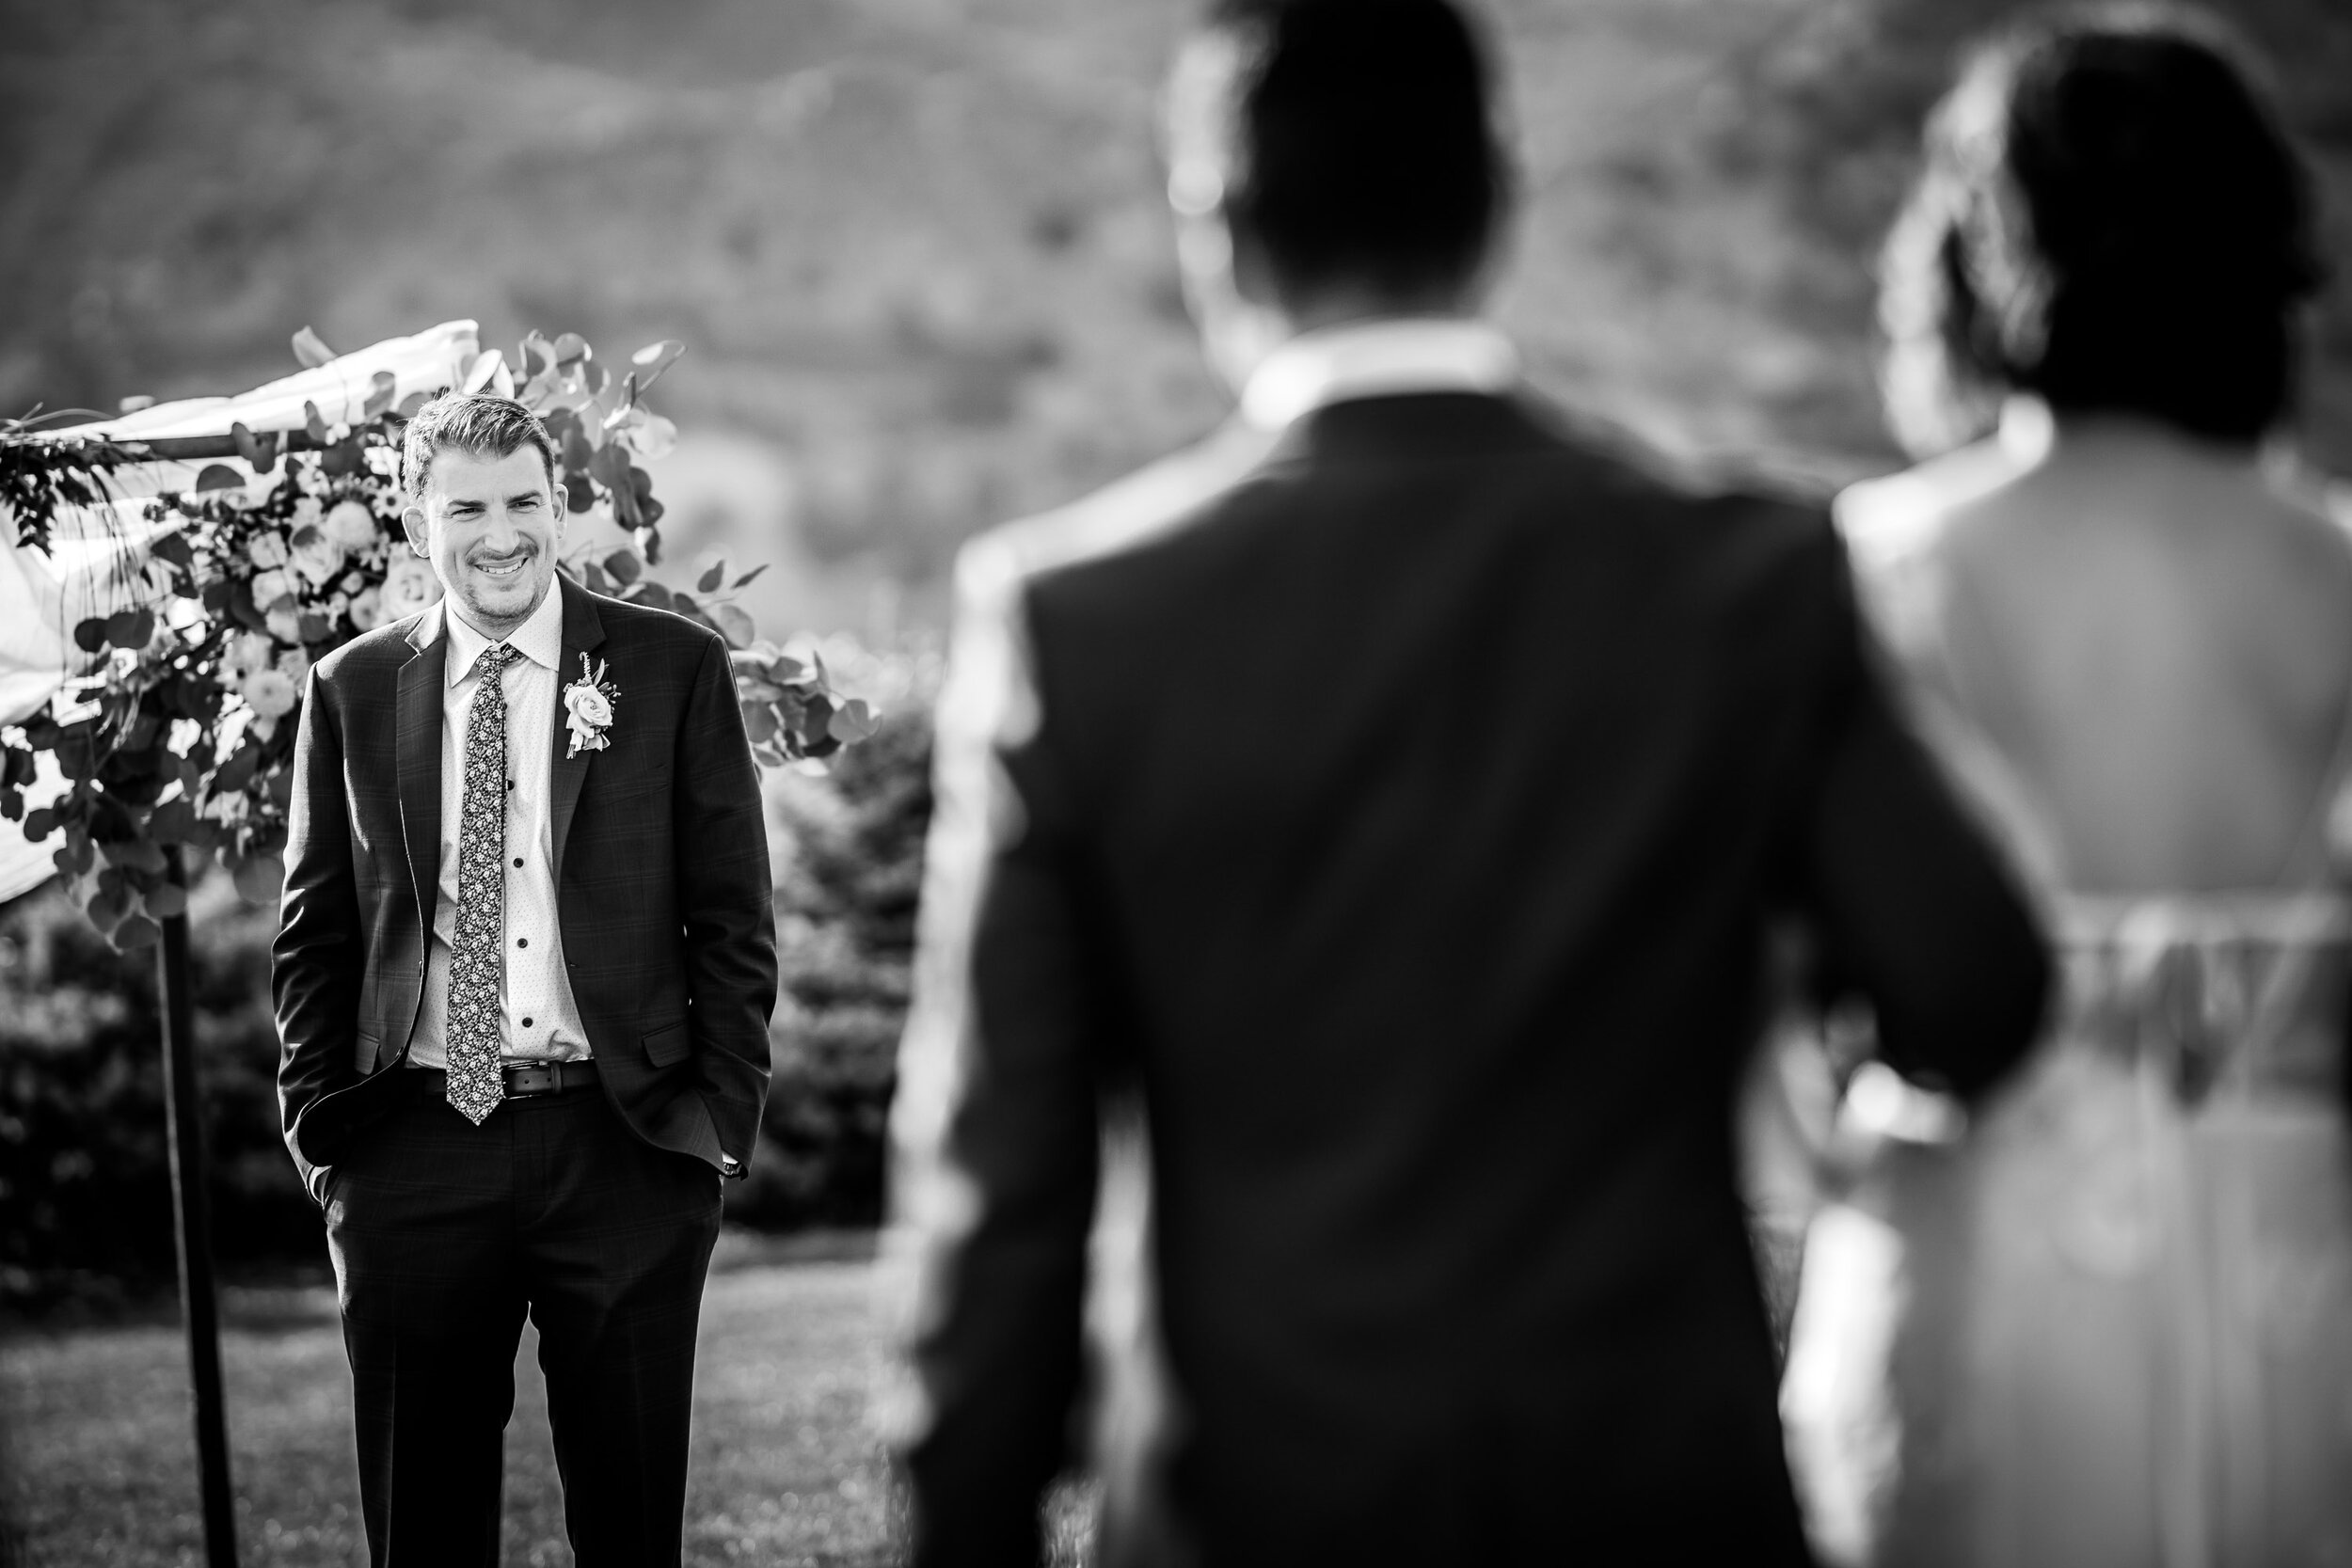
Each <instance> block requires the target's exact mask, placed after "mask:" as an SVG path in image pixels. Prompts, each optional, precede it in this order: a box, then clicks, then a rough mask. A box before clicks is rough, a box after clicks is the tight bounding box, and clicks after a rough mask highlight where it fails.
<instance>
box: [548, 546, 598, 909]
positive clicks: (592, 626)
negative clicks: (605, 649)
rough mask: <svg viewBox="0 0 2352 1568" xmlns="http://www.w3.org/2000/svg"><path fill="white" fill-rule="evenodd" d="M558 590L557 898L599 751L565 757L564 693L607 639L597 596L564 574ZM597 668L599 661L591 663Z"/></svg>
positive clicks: (552, 797)
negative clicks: (567, 844)
mask: <svg viewBox="0 0 2352 1568" xmlns="http://www.w3.org/2000/svg"><path fill="white" fill-rule="evenodd" d="M555 588H556V592H557V593H558V594H562V595H563V598H564V657H563V659H562V660H561V661H560V662H559V663H558V664H557V665H556V670H555V725H554V752H553V753H552V755H551V756H550V757H549V759H548V789H549V795H548V801H549V807H550V816H551V819H552V822H553V827H554V837H555V844H554V865H553V870H554V873H555V885H556V887H557V889H558V890H559V892H558V896H559V897H560V896H561V889H562V888H563V886H564V840H565V839H566V838H567V837H569V836H570V834H571V831H572V809H573V808H574V807H575V806H577V805H579V804H580V785H581V784H584V783H586V782H587V778H588V759H589V758H590V757H592V756H595V755H596V753H595V752H580V754H579V755H578V756H567V755H565V754H564V753H565V752H568V751H569V750H570V749H571V730H570V729H569V728H568V727H567V726H566V724H565V722H564V688H565V687H567V686H569V685H571V684H572V683H573V682H574V681H576V680H578V679H580V656H581V655H582V654H586V653H589V652H590V651H591V650H593V649H595V648H596V647H597V646H599V645H601V644H602V643H603V641H604V623H603V622H602V621H601V620H599V619H597V616H596V595H595V594H591V593H589V592H588V591H587V590H586V589H584V588H581V587H579V586H577V585H576V584H574V583H572V582H569V581H567V580H566V579H565V578H564V577H563V576H562V575H561V574H560V573H559V574H558V575H557V577H556V579H555ZM589 666H590V668H591V669H592V670H593V669H594V668H595V660H594V659H593V658H592V659H591V660H590V661H589Z"/></svg>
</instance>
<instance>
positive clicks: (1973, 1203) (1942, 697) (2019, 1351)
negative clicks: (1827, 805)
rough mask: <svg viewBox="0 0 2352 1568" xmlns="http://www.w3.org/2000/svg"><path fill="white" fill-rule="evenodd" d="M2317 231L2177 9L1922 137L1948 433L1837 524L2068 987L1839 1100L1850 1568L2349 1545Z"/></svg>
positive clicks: (2349, 922) (1903, 285)
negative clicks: (1994, 1054)
mask: <svg viewBox="0 0 2352 1568" xmlns="http://www.w3.org/2000/svg"><path fill="white" fill-rule="evenodd" d="M2312 221H2313V220H2312V211H2311V197H2310V186H2309V182H2308V178H2307V175H2306V173H2305V171H2304V169H2303V167H2302V166H2301V165H2300V163H2299V162H2298V160H2297V157H2296V152H2295V150H2294V149H2293V148H2292V147H2291V145H2290V144H2289V142H2288V140H2287V138H2286V136H2285V135H2284V134H2283V133H2282V131H2281V130H2280V125H2279V122H2278V119H2277V118H2276V117H2275V115H2274V113H2273V112H2272V110H2271V109H2270V108H2269V107H2268V106H2267V104H2266V103H2265V101H2264V99H2263V98H2262V96H2261V95H2260V93H2259V91H2258V90H2257V89H2256V87H2254V86H2252V79H2251V76H2250V74H2249V69H2248V67H2247V65H2246V64H2245V63H2244V58H2243V55H2242V54H2241V53H2240V51H2239V50H2238V49H2237V48H2236V47H2235V46H2234V45H2233V42H2232V41H2231V40H2229V39H2227V38H2226V37H2224V36H2222V35H2221V34H2219V33H2218V32H2217V30H2216V29H2215V28H2214V27H2213V26H2212V25H2210V24H2207V23H2206V22H2204V21H2202V20H2201V18H2199V17H2198V16H2196V15H2194V14H2191V13H2185V12H2182V11H2178V10H2165V11H2152V10H2134V11H2116V10H2112V9H2110V10H2106V11H2094V12H2083V13H2075V14H2074V15H2073V16H2072V17H2061V18H2060V19H2058V20H2057V21H2044V22H2041V23H2038V24H2029V25H2027V26H2026V27H2024V28H2022V29H2020V30H2017V31H2014V32H2010V33H2008V34H2005V35H2003V36H2001V37H2000V38H1998V39H1996V40H1994V41H1993V42H1992V43H1991V44H1989V45H1988V46H1986V47H1985V48H1983V49H1982V50H1981V51H1980V52H1979V53H1978V54H1977V55H1976V56H1975V57H1974V59H1973V60H1972V62H1971V63H1970V64H1969V65H1968V66H1967V67H1966V68H1965V70H1964V71H1963V75H1962V77H1961V79H1960V81H1959V84H1958V85H1957V86H1956V87H1954V88H1953V89H1952V91H1951V93H1950V95H1949V96H1948V97H1947V99H1946V100H1945V101H1944V103H1942V105H1941V106H1940V107H1939V108H1938V109H1937V110H1936V112H1935V115H1934V117H1933V119H1932V120H1931V125H1930V128H1929V132H1928V149H1927V167H1926V171H1925V173H1924V175H1923V176H1922V178H1921V180H1920V182H1919V183H1918V186H1917V188H1916V190H1915V192H1914V194H1913V196H1912V198H1911V200H1910V203H1909V206H1908V209H1907V210H1906V212H1905V213H1904V214H1903V216H1902V217H1901V219H1900V221H1899V225H1898V227H1897V230H1896V231H1895V233H1894V236H1893V238H1892V240H1891V241H1890V243H1889V245H1888V248H1887V253H1886V257H1885V262H1884V276H1883V299H1882V309H1883V319H1884V325H1885V326H1886V329H1887V332H1888V335H1889V338H1890V340H1891V342H1890V348H1889V354H1888V358H1887V363H1886V368H1885V384H1886V392H1887V398H1888V403H1889V405H1890V408H1891V411H1892V415H1893V419H1894V422H1895V424H1896V426H1897V428H1898V432H1899V435H1900V436H1902V438H1903V439H1904V440H1905V442H1906V444H1907V445H1909V446H1910V447H1911V448H1912V449H1913V450H1914V451H1915V452H1917V453H1919V454H1922V455H1923V456H1924V455H1925V454H1929V453H1942V454H1943V455H1938V456H1931V457H1927V459H1926V461H1923V462H1922V463H1921V464H1920V466H1919V467H1915V468H1913V469H1911V470H1910V471H1908V472H1906V473H1903V474H1899V475H1897V476H1895V477H1894V478H1891V479H1887V480H1883V481H1879V482H1876V483H1869V484H1865V485H1861V486H1858V487H1856V488H1855V489H1853V490H1852V491H1851V492H1849V493H1848V494H1847V495H1846V496H1845V497H1844V498H1843V499H1842V500H1841V502H1840V514H1841V521H1842V523H1843V524H1844V526H1845V527H1846V529H1847V531H1848V534H1849V537H1850V538H1851V541H1852V545H1853V549H1854V555H1855V559H1856V562H1857V566H1858V569H1859V570H1860V572H1861V574H1862V577H1863V579H1864V582H1865V588H1866V592H1867V594H1868V595H1869V596H1870V598H1871V599H1872V601H1873V608H1874V610H1875V611H1876V613H1877V615H1878V618H1879V620H1880V622H1881V625H1882V626H1883V631H1884V634H1885V636H1886V639H1887V641H1889V643H1890V644H1891V645H1892V647H1893V649H1894V651H1895V653H1896V655H1897V657H1898V658H1899V660H1900V661H1901V662H1902V663H1903V664H1904V665H1905V666H1906V669H1907V673H1908V674H1909V675H1910V677H1911V684H1912V686H1913V688H1914V690H1915V699H1916V704H1917V710H1918V716H1919V718H1920V721H1921V723H1922V725H1923V727H1924V728H1925V729H1926V731H1927V732H1928V733H1929V734H1930V735H1931V737H1932V738H1933V739H1934V740H1935V742H1936V743H1937V744H1938V747H1939V749H1940V750H1941V752H1942V753H1943V754H1944V756H1945V757H1946V759H1947V761H1948V762H1949V764H1950V765H1951V767H1952V769H1953V771H1954V773H1955V775H1956V776H1958V777H1959V778H1961V779H1962V780H1963V784H1965V785H1966V786H1967V789H1968V793H1969V794H1970V795H1971V796H1972V797H1973V798H1974V799H1975V800H1977V801H1978V802H1979V805H1980V806H1981V807H1982V809H1983V810H1984V812H1985V813H1986V815H1987V816H1990V817H1991V818H1992V819H1993V820H1994V822H1995V824H1996V825H1997V826H1998V827H1999V828H2000V829H2001V830H2002V832H2003V834H2004V836H2005V838H2006V841H2007V843H2008V844H2009V845H2010V848H2011V850H2012V852H2013V853H2014V855H2015V857H2016V859H2017V861H2018V863H2019V864H2020V865H2021V867H2022V868H2023V869H2024V870H2025V871H2026V875H2027V877H2028V879H2030V880H2031V881H2032V883H2033V884H2034V886H2035V887H2036V888H2037V889H2038V890H2039V892H2040V894H2041V895H2042V900H2043V906H2044V912H2045V915H2046V917H2047V919H2048V922H2049V925H2050V928H2051V930H2052V932H2053V933H2054V935H2055V936H2056V938H2057V939H2058V942H2059V945H2060V947H2061V950H2062V952H2063V954H2064V961H2065V964H2066V969H2067V975H2068V983H2067V986H2066V989H2065V991H2064V995H2063V999H2062V1001H2061V1002H2060V1004H2059V1005H2058V1006H2057V1008H2056V1009H2055V1011H2054V1014H2053V1016H2052V1018H2051V1019H2050V1021H2049V1025H2048V1031H2047V1035H2046V1037H2045V1040H2044V1043H2043V1045H2042V1048H2041V1051H2040V1053H2039V1056H2038V1058H2037V1059H2036V1063H2035V1065H2034V1066H2033V1067H2032V1068H2031V1069H2029V1070H2028V1071H2027V1072H2026V1074H2025V1075H2024V1077H2023V1078H2022V1079H2021V1081H2020V1083H2019V1085H2018V1086H2016V1087H2015V1088H2013V1089H2011V1090H2010V1091H2007V1092H2006V1093H2005V1094H2004V1095H2003V1096H2001V1097H2000V1098H1998V1099H1996V1100H1995V1101H1993V1102H1992V1103H1990V1104H1989V1105H1988V1106H1987V1107H1985V1108H1984V1110H1983V1111H1982V1112H1981V1114H1980V1115H1979V1117H1977V1119H1976V1121H1975V1123H1974V1125H1973V1126H1969V1127H1967V1128H1966V1129H1965V1130H1964V1131H1961V1130H1959V1128H1958V1125H1957V1124H1958V1122H1959V1119H1960V1118H1959V1117H1958V1116H1957V1113H1956V1112H1953V1111H1951V1110H1949V1109H1948V1108H1947V1107H1942V1106H1939V1105H1935V1104H1932V1103H1929V1102H1927V1101H1922V1100H1919V1099H1918V1098H1917V1097H1915V1096H1914V1095H1912V1093H1911V1091H1909V1090H1907V1089H1905V1088H1904V1087H1902V1086H1901V1085H1898V1084H1896V1083H1894V1082H1893V1081H1892V1080H1891V1079H1881V1078H1875V1077H1874V1078H1869V1079H1866V1080H1864V1081H1862V1082H1859V1083H1857V1084H1856V1085H1853V1087H1852V1089H1851V1091H1850V1093H1849V1105H1850V1108H1851V1110H1853V1111H1854V1112H1856V1113H1857V1115H1856V1116H1855V1117H1854V1118H1853V1119H1855V1120H1859V1121H1867V1122H1869V1123H1871V1124H1872V1125H1874V1126H1876V1127H1877V1128H1878V1129H1880V1130H1881V1132H1883V1133H1884V1132H1891V1133H1892V1134H1893V1135H1891V1136H1883V1137H1882V1139H1881V1141H1880V1145H1879V1148H1878V1152H1877V1155H1876V1157H1875V1159H1874V1160H1873V1161H1872V1162H1871V1164H1869V1165H1868V1167H1867V1174H1866V1175H1865V1176H1864V1177H1863V1178H1862V1179H1861V1180H1860V1181H1859V1182H1858V1184H1857V1185H1856V1186H1855V1188H1854V1190H1853V1193H1852V1195H1851V1198H1850V1199H1849V1200H1848V1201H1847V1202H1845V1203H1844V1204H1842V1205H1840V1206H1836V1207H1834V1208H1832V1209H1830V1210H1829V1211H1827V1212H1825V1213H1824V1214H1823V1215H1822V1216H1821V1217H1820V1220H1819V1221H1818V1222H1817V1223H1816V1225H1815V1227H1814V1230H1813V1234H1812V1238H1811V1243H1810V1245H1809V1247H1808V1252H1807V1258H1806V1261H1805V1273H1804V1289H1803V1296H1802V1300H1801V1303H1800V1306H1799V1307H1798V1313H1797V1320H1796V1323H1795V1327H1794V1338H1793V1342H1792V1345H1791V1351H1790V1359H1789V1364H1788V1379H1787V1383H1786V1386H1785V1393H1784V1411H1785V1414H1786V1415H1787V1417H1788V1424H1789V1432H1790V1447H1791V1458H1792V1462H1793V1463H1794V1465H1795V1467H1796V1469H1797V1471H1798V1479H1799V1482H1800V1489H1801V1491H1802V1493H1803V1494H1804V1497H1806V1500H1807V1505H1808V1509H1809V1511H1810V1513H1811V1515H1812V1522H1813V1526H1814V1528H1815V1530H1816V1532H1817V1536H1818V1545H1819V1548H1820V1550H1821V1552H1822V1553H1823V1555H1824V1556H1825V1557H1827V1558H1829V1559H1830V1560H1833V1561H1876V1562H1889V1563H1902V1564H1912V1563H1952V1564H1985V1565H1994V1564H1998V1565H2003V1568H2033V1565H2036V1564H2064V1565H2067V1568H2097V1565H2100V1564H2110V1563H2111V1564H2119V1565H2120V1564H2133V1565H2140V1564H2161V1565H2165V1568H2187V1565H2199V1564H2213V1565H2217V1568H2218V1565H2227V1564H2262V1565H2271V1564H2298V1563H2314V1564H2315V1563H2321V1562H2333V1563H2342V1562H2352V1160H2348V1158H2347V1142H2346V1135H2345V1125H2346V1124H2345V1114H2344V1107H2345V1100H2344V1094H2343V1080H2344V1038H2345V1008H2346V992H2347V977H2348V974H2352V900H2348V899H2347V896H2346V892H2345V888H2346V886H2347V883H2346V881H2345V880H2344V873H2345V871H2346V870H2347V867H2348V865H2352V863H2347V860H2346V856H2345V851H2346V849H2347V847H2352V841H2348V840H2347V832H2346V830H2347V829H2352V780H2348V779H2347V767H2348V765H2352V543H2348V542H2347V534H2346V531H2345V530H2344V527H2343V526H2341V525H2340V524H2339V523H2337V522H2333V521H2331V520H2330V519H2329V517H2328V515H2327V513H2326V511H2325V510H2324V508H2323V507H2322V506H2321V505H2319V504H2318V503H2317V502H2316V501H2315V500H2314V499H2311V497H2310V496H2307V495H2303V494H2298V493H2297V486H2296V483H2295V482H2293V481H2292V480H2291V479H2290V478H2288V477H2286V475H2285V472H2284V465H2283V464H2282V463H2281V462H2280V460H2279V458H2280V441H2279V440H2278V439H2277V438H2276V437H2277V433H2278V431H2279V430H2280V426H2281V424H2282V422H2283V421H2284V419H2285V416H2286V414H2287V412H2288V407H2289V403H2290V400H2291V388H2292V387H2293V385H2294V382H2295V379H2296V377H2295V360H2296V338H2297V335H2298V326H2299V316H2300V307H2301V305H2302V302H2303V301H2304V300H2305V298H2306V297H2307V296H2308V295H2309V294H2310V293H2312V291H2313V290H2314V288H2315V286H2316V284H2317V282H2318V280H2319V275H2320V268H2319V265H2318V261H2317V257H2316V254H2315V251H2314V241H2313V238H2312ZM1972 442H1973V444H1967V443H1972ZM2315 493H2316V492H2315V490H2314V491H2313V494H2315Z"/></svg>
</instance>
